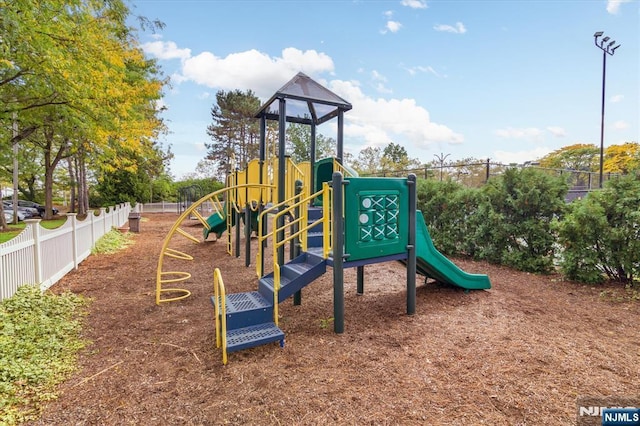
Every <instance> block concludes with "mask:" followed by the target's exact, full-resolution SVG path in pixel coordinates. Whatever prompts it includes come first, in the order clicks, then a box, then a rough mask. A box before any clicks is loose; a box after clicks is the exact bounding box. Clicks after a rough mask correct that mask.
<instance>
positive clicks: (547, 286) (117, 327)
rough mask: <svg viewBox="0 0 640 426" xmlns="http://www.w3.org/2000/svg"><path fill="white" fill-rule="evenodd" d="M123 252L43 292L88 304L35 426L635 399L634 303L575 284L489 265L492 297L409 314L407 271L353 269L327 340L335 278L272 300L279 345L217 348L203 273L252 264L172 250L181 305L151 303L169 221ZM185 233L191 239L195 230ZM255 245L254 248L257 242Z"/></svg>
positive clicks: (522, 408) (245, 274) (233, 282)
mask: <svg viewBox="0 0 640 426" xmlns="http://www.w3.org/2000/svg"><path fill="white" fill-rule="evenodd" d="M143 219H144V220H143V222H142V223H141V225H140V226H141V232H140V234H138V235H136V237H135V244H134V245H132V246H131V247H129V248H127V249H125V250H123V251H121V252H119V253H117V254H114V255H99V256H91V257H89V258H88V259H87V260H85V261H84V262H83V263H82V264H81V265H80V267H79V268H78V270H77V271H73V272H72V273H70V274H68V275H67V276H66V277H64V278H63V279H62V280H61V281H60V282H59V283H58V284H56V285H55V286H54V287H53V288H52V291H54V292H63V291H67V290H70V291H72V292H74V293H79V294H82V295H84V296H87V297H90V298H91V299H93V302H92V304H91V306H90V308H89V309H90V313H89V315H88V317H87V318H86V329H85V337H86V338H87V339H89V340H91V341H92V344H91V345H89V346H88V348H87V349H86V350H84V351H83V352H82V353H81V356H80V359H79V364H80V365H79V370H78V371H77V372H76V373H75V374H74V375H73V376H72V377H70V378H69V380H68V381H66V382H65V383H64V384H62V385H61V386H60V392H61V394H60V397H59V398H58V399H57V400H56V401H53V402H51V403H50V404H49V405H48V406H47V407H46V409H45V410H44V413H43V415H42V417H41V419H40V420H39V421H37V422H33V423H32V424H37V425H85V424H86V425H116V424H118V425H120V424H154V425H155V424H158V425H162V424H166V425H213V424H253V425H293V424H296V425H297V424H300V425H325V424H352V425H361V424H372V425H374V424H375V425H387V424H388V425H397V424H402V425H425V424H460V425H475V424H488V425H516V424H522V425H524V424H527V425H550V424H554V425H559V424H575V422H576V412H577V408H576V400H577V398H578V397H581V396H585V395H617V396H634V395H638V393H639V385H638V383H639V378H640V362H639V361H640V327H638V320H639V319H640V303H638V302H629V301H623V302H618V301H613V300H611V298H610V297H606V298H605V297H602V296H601V292H602V291H603V290H605V289H608V290H611V291H615V290H612V289H615V287H613V286H608V287H607V286H604V287H603V286H598V287H591V286H584V285H580V284H575V283H571V282H565V281H562V280H561V278H560V277H559V276H555V275H550V276H538V275H532V274H527V273H522V272H516V271H513V270H510V269H507V268H503V267H500V266H496V265H490V264H486V263H478V262H470V261H465V260H456V263H457V264H458V265H460V266H461V267H462V268H463V269H465V270H467V271H469V272H477V273H486V274H488V275H489V277H490V278H491V281H492V284H493V288H492V289H491V290H488V291H476V292H469V293H465V292H464V291H463V290H461V289H458V288H451V287H443V286H440V285H438V284H436V283H431V282H430V283H426V284H424V285H422V280H420V281H419V283H420V284H421V285H419V287H418V291H417V310H416V313H415V315H412V316H408V315H406V313H405V312H406V294H405V286H406V269H404V267H403V266H402V265H401V264H400V263H396V262H393V263H382V264H377V265H371V266H367V267H366V268H365V293H364V295H356V274H355V270H351V269H347V270H346V271H345V313H346V314H345V332H344V333H343V334H335V333H334V332H333V323H332V316H333V288H332V271H331V269H329V270H328V272H327V274H325V275H324V276H323V277H321V278H320V279H318V280H317V281H316V282H314V283H313V284H312V285H310V286H308V287H307V288H305V289H304V291H303V297H302V304H301V305H300V306H294V305H293V303H292V301H291V299H289V300H287V301H286V302H284V303H283V304H281V306H280V316H281V319H280V326H281V328H282V329H283V330H284V331H285V333H286V346H285V347H284V348H283V349H281V348H279V347H278V345H277V344H275V343H274V344H271V345H266V346H262V347H258V348H254V349H251V350H246V351H243V352H237V353H232V354H230V355H229V363H228V364H227V365H226V366H223V365H222V362H221V353H220V351H219V350H218V349H216V348H215V331H214V323H213V309H212V307H211V304H210V302H209V296H210V294H211V292H212V271H213V268H215V267H219V268H220V269H221V271H222V275H223V277H224V279H225V284H226V287H227V291H229V292H240V291H249V290H255V289H256V288H257V279H256V274H255V265H254V264H253V263H252V265H251V266H250V267H248V268H247V267H245V261H244V256H241V257H240V258H236V257H231V256H228V255H227V254H226V244H225V242H224V241H218V242H213V241H207V242H204V243H200V244H193V243H191V242H190V241H188V240H187V239H186V238H182V237H176V238H174V239H175V242H172V246H171V247H174V248H178V249H180V250H184V251H186V252H188V253H189V254H191V255H193V256H194V258H195V260H194V261H193V262H186V261H177V260H176V261H169V260H168V261H167V265H165V270H182V271H188V272H190V273H191V274H192V279H191V280H189V281H188V282H187V283H185V284H184V287H186V288H189V289H190V290H191V291H192V295H191V297H189V298H187V299H185V300H182V301H177V302H172V303H164V304H162V305H160V306H156V305H155V299H154V296H155V277H156V267H157V264H158V257H159V252H160V248H161V245H162V242H163V240H164V238H165V236H166V234H167V232H168V231H169V229H170V227H171V225H172V224H173V222H174V221H175V220H176V219H177V216H176V215H175V214H145V215H144V217H143ZM192 222H194V223H191V222H189V223H185V224H184V225H183V229H186V230H188V232H191V233H193V235H198V233H199V229H200V228H199V226H198V224H197V222H195V221H192ZM254 246H255V241H254Z"/></svg>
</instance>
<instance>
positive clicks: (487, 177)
mask: <svg viewBox="0 0 640 426" xmlns="http://www.w3.org/2000/svg"><path fill="white" fill-rule="evenodd" d="M489 160H490V159H489V158H487V173H486V178H485V180H484V182H485V183H487V182H489V168H490V165H489Z"/></svg>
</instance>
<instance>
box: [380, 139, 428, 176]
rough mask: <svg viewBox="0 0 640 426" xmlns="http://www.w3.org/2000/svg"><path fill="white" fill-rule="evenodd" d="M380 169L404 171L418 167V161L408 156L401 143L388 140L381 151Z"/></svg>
mask: <svg viewBox="0 0 640 426" xmlns="http://www.w3.org/2000/svg"><path fill="white" fill-rule="evenodd" d="M381 166H382V169H383V170H385V171H390V172H404V173H407V171H408V170H411V169H416V168H419V167H420V161H419V160H417V159H413V158H409V154H408V153H407V150H406V149H405V147H403V146H402V145H398V144H396V143H393V142H390V143H389V145H387V146H386V147H385V148H384V150H383V151H382V159H381Z"/></svg>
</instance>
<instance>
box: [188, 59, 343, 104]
mask: <svg viewBox="0 0 640 426" xmlns="http://www.w3.org/2000/svg"><path fill="white" fill-rule="evenodd" d="M333 69H334V65H333V60H332V59H331V57H329V56H327V55H326V54H324V53H322V52H317V51H315V50H305V51H301V50H298V49H296V48H293V47H288V48H286V49H284V50H283V51H282V56H280V57H271V56H269V55H267V54H265V53H262V52H259V51H257V50H255V49H252V50H248V51H245V52H239V53H232V54H229V55H227V56H226V57H224V58H220V57H217V56H216V55H214V54H213V53H211V52H202V53H200V54H198V55H196V56H192V57H191V58H189V59H187V60H185V61H183V66H182V74H181V81H185V80H191V81H194V82H195V83H197V84H201V85H204V86H207V87H211V88H217V89H223V90H232V89H240V90H246V89H251V90H253V91H254V92H255V93H256V95H257V96H259V97H264V98H266V97H268V96H271V95H272V94H273V92H274V91H275V90H277V89H278V87H280V86H277V87H274V82H281V83H280V84H284V82H286V81H288V80H289V79H290V78H291V77H293V76H294V75H295V74H296V73H297V72H299V71H302V72H304V73H306V74H309V75H311V76H313V75H316V74H319V73H323V72H329V73H331V72H333ZM256 70H260V72H259V73H258V72H256ZM176 81H177V80H176ZM276 85H277V84H276Z"/></svg>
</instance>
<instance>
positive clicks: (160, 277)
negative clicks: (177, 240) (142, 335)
mask: <svg viewBox="0 0 640 426" xmlns="http://www.w3.org/2000/svg"><path fill="white" fill-rule="evenodd" d="M245 187H248V188H254V187H257V188H264V187H271V188H272V186H271V185H260V184H244V185H238V186H232V187H227V188H223V189H220V190H219V191H216V192H212V193H211V194H208V195H205V196H204V197H202V198H200V199H199V200H198V201H196V202H194V203H193V204H192V205H191V206H189V207H188V208H187V209H186V210H185V211H184V212H182V214H181V215H180V216H179V217H178V219H177V220H176V222H175V223H174V224H173V226H172V227H171V229H170V230H169V232H168V234H167V236H166V237H165V239H164V241H163V243H162V247H161V249H160V256H159V259H158V268H157V270H156V304H158V305H159V304H160V303H163V302H172V301H176V300H181V299H184V298H187V297H189V296H190V295H191V292H190V291H189V290H187V289H184V288H178V287H169V288H165V287H164V284H173V283H179V282H184V281H187V280H189V279H190V278H191V274H190V273H189V272H182V271H165V270H164V266H165V265H164V262H165V257H169V258H174V259H178V260H187V261H190V260H193V257H192V256H191V255H189V254H187V253H184V252H183V251H180V250H176V249H173V248H170V247H169V244H170V243H171V240H172V239H173V236H174V235H176V234H177V235H181V236H183V237H185V238H186V239H188V240H190V241H192V242H193V243H196V244H198V243H200V239H198V238H196V237H195V236H193V235H192V234H191V233H189V232H187V231H185V230H184V229H182V228H181V225H182V223H183V222H184V221H185V220H186V219H187V218H189V217H195V218H196V219H198V220H199V221H200V223H202V225H203V226H204V227H205V228H207V230H211V225H210V224H209V222H208V221H207V219H205V218H204V216H202V214H200V213H199V212H196V211H197V209H198V208H199V207H200V205H201V204H203V203H207V202H209V203H211V205H212V206H213V209H212V215H213V214H218V215H220V217H221V218H223V217H224V215H226V216H227V218H228V217H229V214H230V209H231V205H230V204H231V201H228V202H227V204H226V205H225V204H224V199H225V198H226V199H227V200H231V199H232V197H231V196H230V193H232V192H233V191H235V190H236V189H244V188H245ZM227 227H229V223H228V222H227ZM163 294H173V297H166V298H164V299H163V298H162V295H163Z"/></svg>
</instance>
